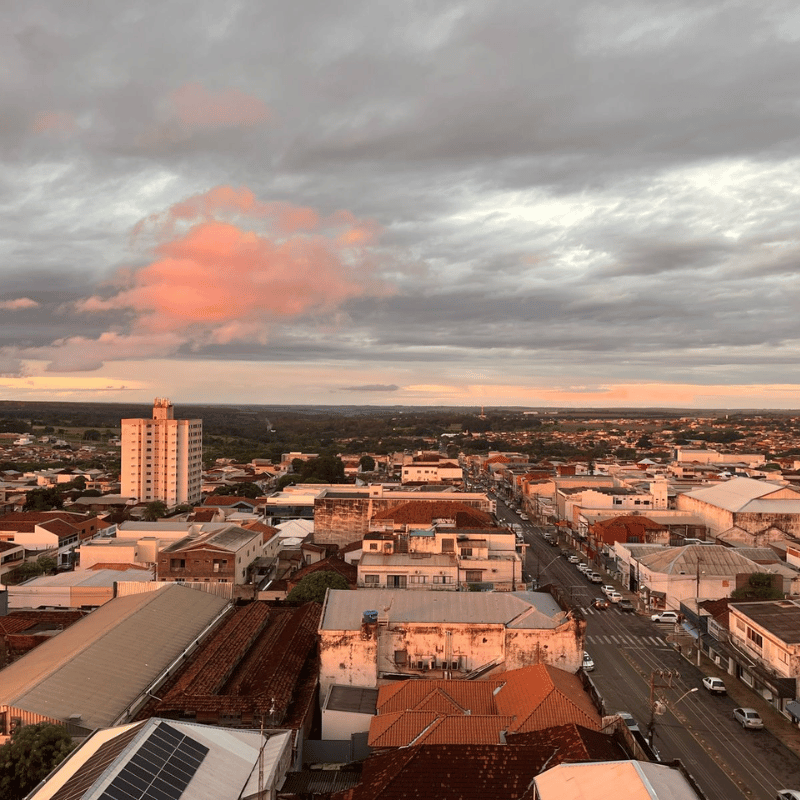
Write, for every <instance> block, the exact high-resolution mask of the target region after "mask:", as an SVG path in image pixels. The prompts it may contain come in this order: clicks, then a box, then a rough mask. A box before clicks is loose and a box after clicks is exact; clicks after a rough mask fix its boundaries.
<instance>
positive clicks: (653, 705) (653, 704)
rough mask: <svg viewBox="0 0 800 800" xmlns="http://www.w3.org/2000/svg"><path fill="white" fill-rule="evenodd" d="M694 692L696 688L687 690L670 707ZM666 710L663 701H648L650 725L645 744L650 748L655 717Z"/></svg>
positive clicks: (653, 735) (653, 736)
mask: <svg viewBox="0 0 800 800" xmlns="http://www.w3.org/2000/svg"><path fill="white" fill-rule="evenodd" d="M669 678H670V680H671V678H672V675H670V676H669ZM651 680H652V678H651ZM653 688H655V684H653ZM696 691H698V687H697V686H695V687H694V688H693V689H688V690H687V691H685V692H684V693H683V694H682V695H681V696H680V697H679V698H678V699H677V700H676V701H675V702H674V703H672V705H673V706H676V705H677V704H678V703H680V702H681V700H683V698H684V697H686V696H687V695H690V694H694V693H695V692H696ZM651 694H652V689H651ZM667 708H668V706H667V704H666V702H665V701H663V700H657V699H656V700H653V699H652V698H651V700H650V724H649V725H648V727H647V742H648V744H649V745H650V747H652V746H653V739H654V738H655V727H656V717H657V716H658V717H660V716H661V715H662V714H666V712H667Z"/></svg>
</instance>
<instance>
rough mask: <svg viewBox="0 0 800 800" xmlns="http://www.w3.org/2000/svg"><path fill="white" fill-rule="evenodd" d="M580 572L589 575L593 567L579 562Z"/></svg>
mask: <svg viewBox="0 0 800 800" xmlns="http://www.w3.org/2000/svg"><path fill="white" fill-rule="evenodd" d="M577 566H578V572H582V573H583V574H584V575H588V574H589V572H590V571H591V569H592V568H591V567H590V566H589V565H588V564H583V563H581V564H578V565H577Z"/></svg>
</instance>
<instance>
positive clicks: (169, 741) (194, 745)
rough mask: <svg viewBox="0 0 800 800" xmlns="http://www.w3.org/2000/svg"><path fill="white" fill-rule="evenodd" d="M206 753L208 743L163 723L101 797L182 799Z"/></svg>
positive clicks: (103, 799) (111, 799) (115, 799)
mask: <svg viewBox="0 0 800 800" xmlns="http://www.w3.org/2000/svg"><path fill="white" fill-rule="evenodd" d="M207 752H208V748H207V747H206V746H205V745H202V744H200V742H196V741H195V740H194V739H191V738H189V737H188V736H186V735H185V734H183V733H181V732H180V731H178V730H176V729H175V728H173V727H172V726H170V725H167V724H166V723H164V722H162V723H161V724H160V725H159V726H158V727H157V728H156V729H155V730H154V731H153V732H152V733H151V734H150V736H148V737H147V740H146V741H145V742H144V743H143V744H142V746H141V747H140V748H139V749H138V750H137V751H136V752H135V753H134V754H133V755H132V756H131V758H130V759H129V761H128V763H127V764H126V765H125V766H124V767H123V768H122V769H121V770H120V771H119V773H118V774H117V776H116V777H115V778H114V780H113V781H112V782H111V783H110V784H109V785H108V787H106V790H105V791H104V792H103V794H102V795H100V798H99V800H180V796H181V795H182V794H183V790H184V789H185V788H186V786H187V785H188V783H189V781H190V780H191V779H192V777H193V776H194V774H195V772H197V769H198V767H199V766H200V764H201V763H202V761H203V759H204V758H205V756H206V753H207Z"/></svg>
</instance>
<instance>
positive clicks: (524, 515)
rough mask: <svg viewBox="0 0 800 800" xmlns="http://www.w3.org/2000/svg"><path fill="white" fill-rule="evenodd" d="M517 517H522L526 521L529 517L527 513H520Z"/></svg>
mask: <svg viewBox="0 0 800 800" xmlns="http://www.w3.org/2000/svg"><path fill="white" fill-rule="evenodd" d="M519 518H520V519H524V520H525V521H526V522H527V521H528V520H529V519H530V517H529V516H528V515H527V514H520V515H519Z"/></svg>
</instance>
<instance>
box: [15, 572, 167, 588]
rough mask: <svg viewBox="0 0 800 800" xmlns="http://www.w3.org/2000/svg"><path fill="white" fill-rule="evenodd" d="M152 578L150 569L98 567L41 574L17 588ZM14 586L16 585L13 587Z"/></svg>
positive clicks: (146, 579) (95, 583)
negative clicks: (97, 568)
mask: <svg viewBox="0 0 800 800" xmlns="http://www.w3.org/2000/svg"><path fill="white" fill-rule="evenodd" d="M152 580H153V571H152V570H151V569H142V568H141V567H140V568H139V569H135V568H133V569H124V570H118V569H99V570H95V569H92V570H88V569H86V570H79V571H76V572H59V573H58V574H57V575H42V576H41V577H38V578H32V579H31V580H29V581H26V582H25V583H24V584H21V586H20V587H19V588H24V589H45V588H50V587H53V586H103V587H106V586H113V585H114V584H115V583H116V582H117V581H141V582H144V583H146V582H147V581H152ZM15 588H16V587H15Z"/></svg>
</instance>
